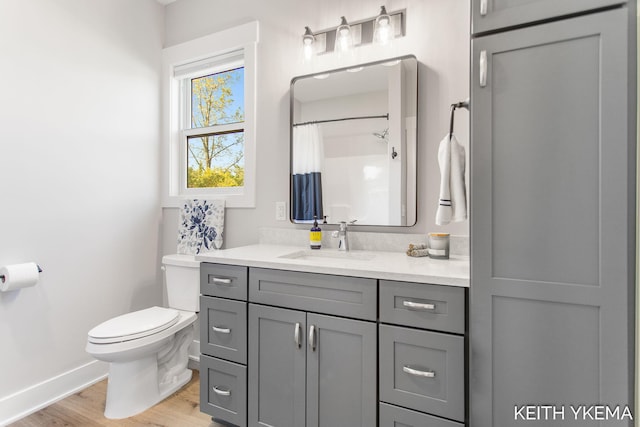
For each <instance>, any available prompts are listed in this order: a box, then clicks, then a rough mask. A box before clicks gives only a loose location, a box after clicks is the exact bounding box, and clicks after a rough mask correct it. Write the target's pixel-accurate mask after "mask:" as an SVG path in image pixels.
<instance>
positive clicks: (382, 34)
mask: <svg viewBox="0 0 640 427" xmlns="http://www.w3.org/2000/svg"><path fill="white" fill-rule="evenodd" d="M393 37H394V28H393V22H391V16H389V14H388V13H387V9H386V8H385V7H384V6H381V7H380V14H379V15H378V17H377V18H376V22H375V30H374V34H373V40H374V41H375V42H376V43H378V44H379V45H382V46H386V45H388V44H390V43H391V40H393Z"/></svg>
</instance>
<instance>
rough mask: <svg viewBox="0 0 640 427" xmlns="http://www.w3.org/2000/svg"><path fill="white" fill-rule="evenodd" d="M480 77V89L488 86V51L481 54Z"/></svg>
mask: <svg viewBox="0 0 640 427" xmlns="http://www.w3.org/2000/svg"><path fill="white" fill-rule="evenodd" d="M478 69H479V70H478V77H479V80H480V82H479V83H480V87H486V86H487V51H486V50H483V51H481V52H480V59H479V61H478Z"/></svg>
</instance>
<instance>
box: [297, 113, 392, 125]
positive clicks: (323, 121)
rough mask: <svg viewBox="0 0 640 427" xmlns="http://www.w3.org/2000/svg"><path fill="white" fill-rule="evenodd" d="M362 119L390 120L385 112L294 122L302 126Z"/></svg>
mask: <svg viewBox="0 0 640 427" xmlns="http://www.w3.org/2000/svg"><path fill="white" fill-rule="evenodd" d="M362 119H387V120H389V113H387V114H383V115H381V116H360V117H344V118H342V119H330V120H313V121H310V122H302V123H294V124H293V127H296V126H302V125H313V124H318V123H329V122H343V121H345V120H362Z"/></svg>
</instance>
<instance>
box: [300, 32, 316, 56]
mask: <svg viewBox="0 0 640 427" xmlns="http://www.w3.org/2000/svg"><path fill="white" fill-rule="evenodd" d="M314 41H315V37H314V36H313V33H312V32H311V29H310V28H309V27H305V32H304V36H302V52H303V54H304V59H305V60H306V61H309V60H311V57H312V56H313V42H314Z"/></svg>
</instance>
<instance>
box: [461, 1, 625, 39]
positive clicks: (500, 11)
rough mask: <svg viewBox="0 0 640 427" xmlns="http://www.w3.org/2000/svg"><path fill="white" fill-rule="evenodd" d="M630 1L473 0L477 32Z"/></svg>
mask: <svg viewBox="0 0 640 427" xmlns="http://www.w3.org/2000/svg"><path fill="white" fill-rule="evenodd" d="M623 3H626V0H472V2H471V8H472V9H471V15H472V21H471V22H472V28H471V31H472V33H473V34H479V33H484V32H487V31H494V30H498V29H501V28H507V27H514V26H517V25H522V24H526V23H531V22H537V21H542V20H546V19H550V18H555V17H559V16H565V15H571V14H575V13H580V12H586V11H590V10H594V9H598V8H602V7H608V6H613V5H617V4H623Z"/></svg>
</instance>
